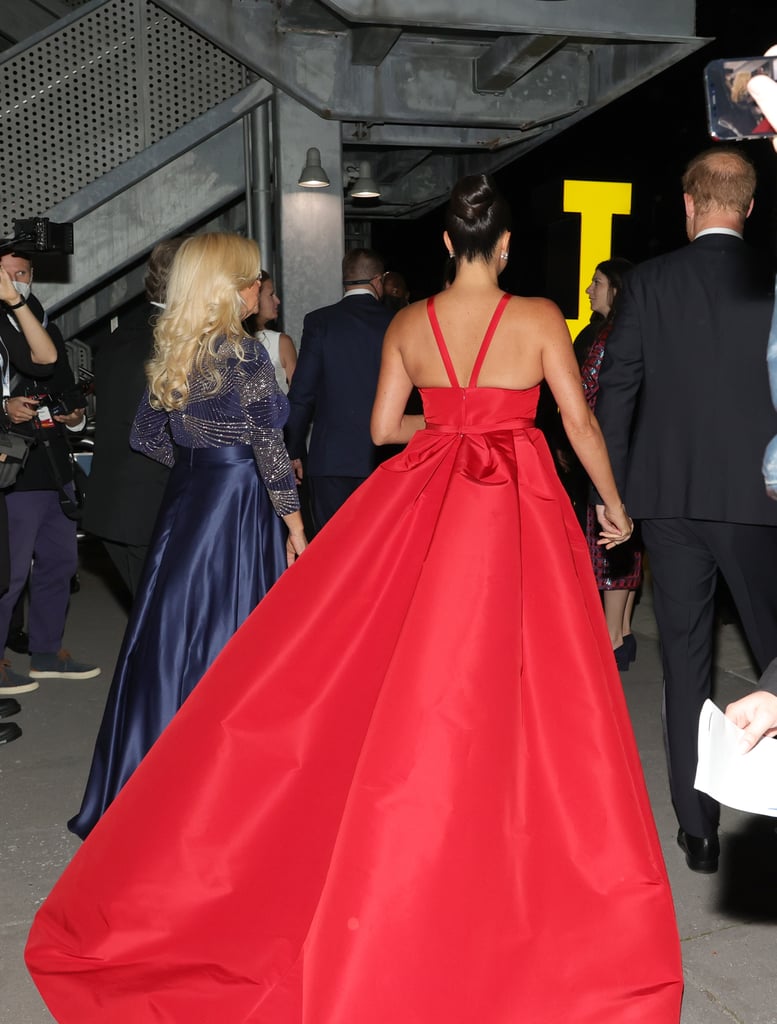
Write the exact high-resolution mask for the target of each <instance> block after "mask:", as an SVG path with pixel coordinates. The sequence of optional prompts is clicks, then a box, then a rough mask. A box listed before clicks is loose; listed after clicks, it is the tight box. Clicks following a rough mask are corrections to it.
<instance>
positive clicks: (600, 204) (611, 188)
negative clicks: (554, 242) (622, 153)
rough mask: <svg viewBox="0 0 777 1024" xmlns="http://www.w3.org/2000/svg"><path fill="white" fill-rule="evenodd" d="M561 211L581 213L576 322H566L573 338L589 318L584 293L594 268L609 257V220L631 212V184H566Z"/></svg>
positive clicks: (596, 182)
mask: <svg viewBox="0 0 777 1024" xmlns="http://www.w3.org/2000/svg"><path fill="white" fill-rule="evenodd" d="M564 212H565V213H579V214H580V282H579V296H578V307H577V319H576V320H567V326H568V327H569V332H570V334H571V335H572V337H573V338H574V337H575V336H576V335H577V334H578V333H579V332H580V331H581V330H582V329H583V328H584V327H585V325H586V324H587V323H588V321H589V319H590V314H589V304H588V297H587V296H586V294H585V290H586V288H587V287H588V285H589V283H590V281H591V278H592V277H593V273H594V270H595V268H596V265H597V263H601V262H602V260H606V259H609V258H610V256H611V254H612V218H613V216H614V215H615V214H621V215H627V214H629V213H631V185H630V184H629V183H628V182H624V181H565V182H564Z"/></svg>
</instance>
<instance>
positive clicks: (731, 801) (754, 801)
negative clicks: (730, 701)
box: [694, 700, 777, 817]
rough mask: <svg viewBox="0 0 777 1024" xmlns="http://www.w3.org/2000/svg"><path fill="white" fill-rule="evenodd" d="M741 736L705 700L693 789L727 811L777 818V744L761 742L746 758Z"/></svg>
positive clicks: (739, 730) (775, 741)
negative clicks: (730, 809)
mask: <svg viewBox="0 0 777 1024" xmlns="http://www.w3.org/2000/svg"><path fill="white" fill-rule="evenodd" d="M741 736H742V729H740V728H738V727H737V726H736V725H734V723H733V722H732V721H730V719H728V718H726V716H725V715H724V714H723V712H722V711H721V710H720V708H718V707H716V706H715V705H714V704H713V703H712V701H711V700H705V702H704V706H703V707H702V709H701V716H700V717H699V763H698V765H697V768H696V781H695V782H694V786H695V787H696V789H700V790H701V791H702V793H707V794H708V795H709V796H711V797H712V798H713V799H715V800H718V801H719V802H720V803H722V804H725V805H726V806H727V807H735V808H737V810H740V811H749V812H750V813H751V814H769V815H771V816H772V817H777V740H773V739H764V740H761V742H760V743H757V744H756V745H755V747H753V749H752V750H750V751H748V752H747V753H746V754H743V753H741V751H740V750H739V746H738V744H739V740H740V737H741Z"/></svg>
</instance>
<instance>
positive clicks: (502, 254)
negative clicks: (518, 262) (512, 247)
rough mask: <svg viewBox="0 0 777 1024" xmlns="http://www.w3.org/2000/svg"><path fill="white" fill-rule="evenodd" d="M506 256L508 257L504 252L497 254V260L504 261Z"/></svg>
mask: <svg viewBox="0 0 777 1024" xmlns="http://www.w3.org/2000/svg"><path fill="white" fill-rule="evenodd" d="M507 256H508V253H506V252H500V253H499V259H500V260H506V259H507Z"/></svg>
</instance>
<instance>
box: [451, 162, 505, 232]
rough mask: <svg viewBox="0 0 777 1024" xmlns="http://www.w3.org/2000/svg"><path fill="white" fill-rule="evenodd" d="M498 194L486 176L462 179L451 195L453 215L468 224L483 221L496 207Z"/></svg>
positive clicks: (476, 175)
mask: <svg viewBox="0 0 777 1024" xmlns="http://www.w3.org/2000/svg"><path fill="white" fill-rule="evenodd" d="M496 199H497V193H496V192H495V190H494V189H493V187H492V185H491V180H490V179H489V178H488V177H487V175H485V174H470V175H468V176H467V177H466V178H461V179H460V181H459V182H458V183H457V184H456V185H455V187H454V189H453V192H452V193H451V199H450V204H451V213H452V214H453V215H454V216H455V217H459V218H460V219H461V220H463V221H465V222H466V223H468V224H472V223H474V222H476V221H480V220H483V219H484V218H486V217H487V216H488V211H489V210H490V209H491V207H492V206H493V205H494V203H495V202H496Z"/></svg>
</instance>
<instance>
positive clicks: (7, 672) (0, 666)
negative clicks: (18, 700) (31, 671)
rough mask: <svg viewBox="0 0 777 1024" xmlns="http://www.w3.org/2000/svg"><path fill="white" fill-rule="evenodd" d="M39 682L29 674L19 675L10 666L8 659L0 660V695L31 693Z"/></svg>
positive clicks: (11, 695)
mask: <svg viewBox="0 0 777 1024" xmlns="http://www.w3.org/2000/svg"><path fill="white" fill-rule="evenodd" d="M39 685H40V684H39V683H36V682H35V680H34V679H30V678H29V676H20V675H19V673H18V672H14V671H13V669H12V668H11V662H10V661H0V696H10V697H13V696H15V695H16V694H17V693H32V691H33V690H37V689H38V686H39Z"/></svg>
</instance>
